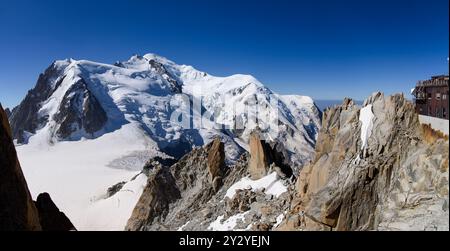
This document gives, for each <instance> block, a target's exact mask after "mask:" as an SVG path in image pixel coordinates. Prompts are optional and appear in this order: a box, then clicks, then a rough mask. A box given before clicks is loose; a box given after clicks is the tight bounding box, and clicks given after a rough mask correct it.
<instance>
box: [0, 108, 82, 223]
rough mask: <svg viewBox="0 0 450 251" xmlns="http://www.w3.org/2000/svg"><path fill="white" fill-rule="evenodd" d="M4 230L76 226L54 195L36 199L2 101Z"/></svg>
mask: <svg viewBox="0 0 450 251" xmlns="http://www.w3.org/2000/svg"><path fill="white" fill-rule="evenodd" d="M0 230H2V231H39V230H45V231H63V230H75V227H74V226H73V225H72V223H71V222H70V220H69V219H68V218H67V217H66V216H65V214H64V213H62V212H60V211H59V209H58V208H57V207H56V205H55V204H54V203H53V201H52V199H51V198H50V195H49V194H47V193H43V194H40V195H39V196H38V198H37V201H36V202H35V201H33V200H32V198H31V195H30V191H29V190H28V185H27V182H26V181H25V177H24V175H23V173H22V169H21V167H20V163H19V160H18V159H17V154H16V150H15V147H14V144H13V141H12V131H11V128H10V126H9V123H8V119H7V113H6V112H5V111H4V110H3V108H2V107H1V105H0Z"/></svg>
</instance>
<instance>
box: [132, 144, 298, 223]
mask: <svg viewBox="0 0 450 251" xmlns="http://www.w3.org/2000/svg"><path fill="white" fill-rule="evenodd" d="M263 143H264V144H267V143H266V142H263ZM249 159H250V156H249V154H248V153H245V154H243V155H242V156H241V158H240V159H239V160H238V161H237V162H236V163H234V164H232V165H231V166H227V165H226V163H225V148H224V143H223V142H222V141H221V139H220V138H216V139H214V140H213V141H212V142H211V143H209V144H208V145H206V146H204V147H197V148H195V149H193V150H192V151H191V152H190V153H188V154H186V155H185V156H184V157H183V158H181V159H180V160H178V161H177V162H176V163H175V164H173V165H172V166H170V167H168V166H162V165H152V168H148V173H149V179H148V183H147V186H146V187H145V189H144V192H143V193H142V195H141V198H140V199H139V201H138V203H137V205H136V207H135V209H134V210H133V213H132V215H131V217H130V219H129V220H128V224H127V226H126V230H144V231H148V230H193V231H198V230H217V228H218V229H224V228H227V229H228V228H229V229H228V230H232V229H247V230H250V229H265V230H271V229H275V227H276V226H277V223H279V222H277V221H279V218H280V217H281V216H280V215H283V214H284V212H285V211H286V210H287V209H288V207H289V205H290V199H291V196H290V193H287V192H286V193H284V194H282V195H281V196H279V197H275V196H272V195H267V194H266V193H265V191H264V189H259V190H254V189H248V188H246V187H244V188H243V189H237V190H236V192H235V195H234V196H232V197H227V196H226V194H227V193H228V190H229V189H230V188H231V187H232V186H233V185H234V184H236V183H237V182H239V181H242V180H243V179H244V180H245V179H247V177H249V175H250V170H249ZM153 162H155V161H152V163H153ZM267 168H268V170H267V172H268V173H270V172H274V169H276V166H275V165H274V164H273V163H272V165H271V166H269V167H267ZM284 182H285V183H286V186H288V187H290V188H289V189H290V191H293V190H294V189H293V188H294V183H290V182H289V180H288V179H286V180H284ZM268 185H269V187H270V184H268ZM236 218H239V221H238V222H234V220H235V219H236ZM224 221H230V222H232V223H231V225H230V224H228V223H223V222H224ZM222 224H223V225H222Z"/></svg>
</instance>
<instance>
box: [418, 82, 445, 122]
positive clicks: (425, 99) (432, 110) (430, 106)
mask: <svg viewBox="0 0 450 251" xmlns="http://www.w3.org/2000/svg"><path fill="white" fill-rule="evenodd" d="M448 89H449V76H448V75H439V76H433V77H431V79H428V80H422V81H418V82H417V84H416V87H415V88H414V89H412V91H411V94H412V95H413V96H414V103H415V105H416V112H417V113H418V114H420V115H425V116H431V117H436V118H441V119H447V120H448V118H449V115H448V114H449V94H448Z"/></svg>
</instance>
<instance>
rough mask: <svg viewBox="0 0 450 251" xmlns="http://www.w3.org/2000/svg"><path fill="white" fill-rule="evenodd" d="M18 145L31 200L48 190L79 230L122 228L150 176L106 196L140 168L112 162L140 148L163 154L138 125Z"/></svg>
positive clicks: (136, 180)
mask: <svg viewBox="0 0 450 251" xmlns="http://www.w3.org/2000/svg"><path fill="white" fill-rule="evenodd" d="M16 149H17V153H18V156H19V160H20V162H21V165H22V169H23V172H24V175H25V178H26V180H27V182H28V186H29V188H30V191H31V193H32V197H33V199H36V198H37V195H38V194H40V193H42V192H48V193H50V195H51V197H52V199H53V201H54V202H55V204H56V205H57V206H58V207H59V209H60V210H61V211H63V212H64V213H65V214H66V215H67V216H68V217H69V218H70V220H71V221H72V223H73V224H74V225H75V227H76V228H77V229H78V230H123V229H124V227H125V224H126V222H127V220H128V218H129V217H130V215H131V212H132V210H133V208H134V205H135V204H136V202H137V200H138V199H139V197H140V195H141V193H142V189H143V187H144V186H145V185H146V181H147V179H146V178H145V177H143V176H142V175H140V176H139V177H138V178H136V179H135V180H134V181H133V182H131V184H127V185H128V186H131V187H124V188H122V192H119V193H117V194H116V195H115V196H113V197H111V198H109V199H105V197H106V192H107V189H108V188H109V187H111V186H112V185H115V184H117V183H119V182H122V181H129V180H131V179H132V178H133V177H134V176H136V175H137V174H139V172H140V171H130V170H126V169H118V168H111V167H109V165H110V164H111V163H113V162H114V161H115V160H117V159H118V158H120V157H121V156H123V155H125V154H129V153H133V152H136V151H143V150H146V151H148V152H151V149H153V153H154V155H161V153H160V152H159V151H158V150H157V148H156V146H155V145H154V143H152V142H151V141H149V140H148V137H144V136H143V135H142V133H141V131H140V130H138V128H137V127H136V125H134V124H128V125H125V126H123V127H122V128H121V129H120V130H118V131H116V132H114V133H109V134H105V135H103V136H102V137H100V138H97V139H94V140H80V141H65V142H58V143H56V144H55V145H45V144H44V143H43V142H36V141H34V139H33V138H31V141H30V143H29V144H27V145H22V146H18V147H16ZM150 157H152V156H151V155H150V156H148V158H150ZM144 162H145V160H143V162H142V163H141V164H142V166H143V165H144ZM142 166H141V168H142ZM125 191H127V192H125Z"/></svg>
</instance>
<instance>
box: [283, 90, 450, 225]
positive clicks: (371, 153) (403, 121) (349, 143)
mask: <svg viewBox="0 0 450 251" xmlns="http://www.w3.org/2000/svg"><path fill="white" fill-rule="evenodd" d="M369 108H370V110H368V109H369ZM364 109H366V110H364ZM371 113H372V114H371ZM372 115H373V116H372ZM430 130H431V131H432V129H431V128H429V127H426V126H422V125H421V124H420V123H419V120H418V115H417V114H416V113H415V111H414V105H413V104H412V103H411V102H410V101H408V100H406V99H405V98H404V97H403V95H400V94H397V95H393V96H388V97H385V96H384V95H383V94H382V93H374V94H373V95H372V96H370V97H369V98H368V99H367V100H366V101H365V102H364V104H363V107H362V108H360V107H357V106H356V105H355V104H354V103H353V101H352V100H349V99H346V100H345V101H344V103H343V104H342V105H340V106H337V107H333V108H331V109H329V110H327V111H326V112H325V114H324V117H323V124H322V129H321V130H320V133H319V137H318V141H317V145H316V156H315V159H314V161H313V162H312V163H311V164H310V165H308V166H306V167H305V168H303V170H302V171H301V172H300V175H299V178H298V180H297V184H296V196H295V198H294V200H293V202H292V205H291V208H292V210H291V211H290V213H289V215H288V216H287V220H286V221H285V222H284V223H283V224H282V226H280V228H281V229H304V230H331V229H332V230H448V229H449V225H448V218H449V213H448V175H449V170H448V159H449V152H448V146H449V145H448V144H449V142H448V138H447V137H442V135H441V134H439V133H433V132H431V131H430ZM430 137H431V138H432V139H431V140H430Z"/></svg>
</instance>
